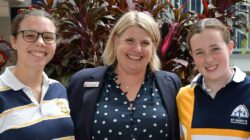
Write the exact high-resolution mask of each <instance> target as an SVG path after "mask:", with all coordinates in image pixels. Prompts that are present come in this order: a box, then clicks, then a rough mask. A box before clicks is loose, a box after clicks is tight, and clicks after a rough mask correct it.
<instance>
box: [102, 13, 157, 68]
mask: <svg viewBox="0 0 250 140" xmlns="http://www.w3.org/2000/svg"><path fill="white" fill-rule="evenodd" d="M131 26H139V27H141V28H142V29H144V30H145V31H146V32H148V34H149V35H150V37H151V39H152V41H153V42H154V43H155V45H156V46H155V47H153V50H152V51H153V53H152V57H151V59H150V62H149V66H150V69H151V71H152V72H153V71H155V70H159V69H160V65H161V64H160V59H159V57H158V56H157V52H156V49H157V47H158V46H159V43H160V41H161V35H160V31H159V27H158V24H157V23H156V22H155V20H154V19H153V18H152V17H151V16H150V15H149V14H147V13H144V12H138V11H130V12H127V13H126V14H124V15H123V16H122V17H121V18H120V19H119V20H118V22H117V23H116V25H115V26H114V27H113V30H112V32H111V34H110V36H109V38H108V41H107V44H106V47H105V50H104V52H103V55H102V59H103V62H104V64H105V65H108V66H116V65H117V58H116V54H115V45H114V37H115V35H118V36H120V35H121V34H122V33H123V32H124V31H125V30H126V29H127V28H129V27H131Z"/></svg>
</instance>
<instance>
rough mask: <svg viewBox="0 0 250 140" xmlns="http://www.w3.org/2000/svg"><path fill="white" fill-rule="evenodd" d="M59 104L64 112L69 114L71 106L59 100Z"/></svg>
mask: <svg viewBox="0 0 250 140" xmlns="http://www.w3.org/2000/svg"><path fill="white" fill-rule="evenodd" d="M57 106H58V107H59V108H60V110H61V112H62V113H64V114H69V108H68V106H67V104H66V103H65V102H63V101H60V100H58V101H57Z"/></svg>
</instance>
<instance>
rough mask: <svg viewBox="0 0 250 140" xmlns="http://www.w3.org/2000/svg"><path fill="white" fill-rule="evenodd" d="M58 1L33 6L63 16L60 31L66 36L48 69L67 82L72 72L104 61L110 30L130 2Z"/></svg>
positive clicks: (115, 0)
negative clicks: (105, 46) (57, 2)
mask: <svg viewBox="0 0 250 140" xmlns="http://www.w3.org/2000/svg"><path fill="white" fill-rule="evenodd" d="M55 2H56V0H44V1H42V2H39V3H38V4H36V5H33V7H35V8H39V9H41V8H42V9H45V10H46V11H48V12H50V13H52V14H53V15H54V16H55V17H56V18H58V19H59V20H60V24H59V33H60V34H61V36H62V38H63V40H62V42H61V43H60V44H59V45H58V48H57V51H56V54H55V57H54V59H53V60H52V61H51V62H50V64H49V65H48V66H47V67H46V72H47V73H48V75H49V76H51V77H52V78H55V79H58V80H60V81H62V82H63V83H65V82H67V80H68V78H69V76H71V75H72V74H73V73H74V72H76V71H78V70H80V69H82V68H89V67H96V66H99V65H102V62H101V58H100V57H101V54H102V51H103V49H104V44H105V41H106V40H107V36H108V34H109V31H110V29H111V28H112V26H113V23H114V22H115V21H116V20H115V19H116V18H117V17H119V16H121V15H122V13H123V12H124V11H125V10H127V9H128V6H129V5H128V4H127V2H126V1H123V0H108V1H107V0H92V1H89V0H65V1H64V2H62V3H59V4H55ZM62 75H63V76H62ZM59 78H61V79H59Z"/></svg>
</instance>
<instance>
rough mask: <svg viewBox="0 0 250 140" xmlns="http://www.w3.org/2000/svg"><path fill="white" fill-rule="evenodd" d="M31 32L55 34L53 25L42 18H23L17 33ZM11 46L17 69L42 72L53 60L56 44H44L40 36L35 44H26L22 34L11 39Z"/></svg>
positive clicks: (48, 20)
mask: <svg viewBox="0 0 250 140" xmlns="http://www.w3.org/2000/svg"><path fill="white" fill-rule="evenodd" d="M23 30H33V31H36V32H39V33H43V32H53V33H55V32H56V27H55V24H54V23H53V22H52V21H51V20H50V19H48V18H46V17H42V16H28V17H25V18H24V19H23V20H22V21H21V22H20V25H19V29H18V31H23ZM11 44H12V46H13V48H14V49H16V51H17V64H16V66H17V67H23V68H28V69H30V68H31V69H39V70H43V69H44V67H45V65H46V64H47V63H48V62H49V61H50V60H51V59H52V58H53V56H54V54H55V50H56V43H51V44H46V43H45V42H44V40H43V38H42V36H41V35H39V37H38V39H37V40H36V41H35V42H27V41H25V40H24V39H23V35H22V33H18V34H17V35H16V36H12V37H11Z"/></svg>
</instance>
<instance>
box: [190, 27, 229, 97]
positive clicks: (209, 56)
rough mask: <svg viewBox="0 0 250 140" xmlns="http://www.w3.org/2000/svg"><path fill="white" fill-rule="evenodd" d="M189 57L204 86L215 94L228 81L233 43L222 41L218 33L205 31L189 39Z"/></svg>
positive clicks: (212, 30) (213, 30)
mask: <svg viewBox="0 0 250 140" xmlns="http://www.w3.org/2000/svg"><path fill="white" fill-rule="evenodd" d="M190 45H191V55H192V57H193V59H194V63H195V64H196V66H197V68H198V71H199V72H200V73H201V74H202V75H203V77H204V79H205V84H206V86H207V87H209V88H210V89H212V91H213V92H214V93H216V92H217V91H218V90H219V89H220V88H222V87H224V86H225V85H226V84H227V82H228V81H229V80H230V78H231V76H232V74H233V72H232V70H231V69H230V66H229V57H230V55H231V54H232V52H233V47H234V43H233V42H232V41H230V43H229V44H226V42H225V41H224V40H223V37H222V35H221V33H220V31H218V30H215V29H205V30H204V31H203V32H201V33H199V34H195V35H193V36H192V38H191V39H190Z"/></svg>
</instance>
